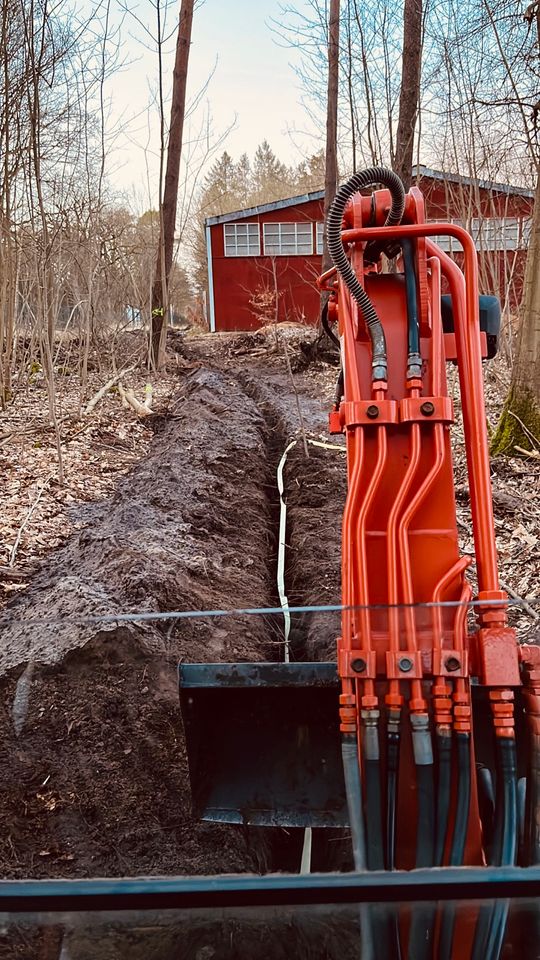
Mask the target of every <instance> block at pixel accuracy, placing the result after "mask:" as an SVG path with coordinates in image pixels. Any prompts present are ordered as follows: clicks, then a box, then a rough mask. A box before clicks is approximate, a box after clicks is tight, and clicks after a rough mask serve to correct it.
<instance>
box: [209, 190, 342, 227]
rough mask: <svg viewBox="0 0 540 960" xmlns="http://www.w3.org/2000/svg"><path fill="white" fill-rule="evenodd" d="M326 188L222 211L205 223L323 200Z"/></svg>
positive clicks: (226, 220)
mask: <svg viewBox="0 0 540 960" xmlns="http://www.w3.org/2000/svg"><path fill="white" fill-rule="evenodd" d="M323 199H324V190H315V192H314V193H304V194H302V195H301V196H299V197H287V199H286V200H274V201H273V202H272V203H261V205H260V206H258V207H248V208H247V210H235V211H233V212H232V213H222V214H220V215H219V216H218V217H207V218H206V220H205V221H204V222H205V225H206V226H207V227H212V226H213V225H214V224H215V223H228V222H229V221H230V220H245V219H247V217H256V216H258V215H259V214H261V213H271V211H272V210H283V209H284V208H285V207H296V206H297V205H298V204H300V203H309V201H310V200H323Z"/></svg>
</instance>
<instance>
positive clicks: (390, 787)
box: [386, 708, 401, 870]
mask: <svg viewBox="0 0 540 960" xmlns="http://www.w3.org/2000/svg"><path fill="white" fill-rule="evenodd" d="M400 715H401V710H399V709H395V708H394V709H390V710H389V712H388V725H387V730H386V773H387V796H386V860H387V868H388V870H395V868H396V811H397V785H398V770H399V746H400V729H399V728H400Z"/></svg>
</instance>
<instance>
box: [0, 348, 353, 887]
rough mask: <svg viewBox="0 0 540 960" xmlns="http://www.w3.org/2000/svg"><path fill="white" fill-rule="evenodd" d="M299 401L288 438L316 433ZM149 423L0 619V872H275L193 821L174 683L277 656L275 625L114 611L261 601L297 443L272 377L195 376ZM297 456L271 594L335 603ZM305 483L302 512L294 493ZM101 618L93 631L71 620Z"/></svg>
mask: <svg viewBox="0 0 540 960" xmlns="http://www.w3.org/2000/svg"><path fill="white" fill-rule="evenodd" d="M300 392H301V396H300V400H301V406H302V413H303V419H304V425H305V428H306V429H307V430H308V431H310V433H311V434H312V435H313V436H317V435H320V433H321V431H322V430H323V429H324V419H325V418H324V408H325V400H324V398H323V399H321V398H319V397H317V396H314V395H313V393H314V391H313V385H312V384H311V383H310V382H309V381H308V382H307V383H305V384H302V383H301V384H300ZM153 426H154V430H155V440H154V442H153V445H152V447H151V450H150V453H149V454H148V455H147V456H146V457H145V458H144V460H142V461H141V462H140V463H139V464H138V465H137V466H136V467H135V468H134V469H133V470H132V472H131V473H130V474H129V475H128V476H126V477H125V478H124V479H123V480H122V481H121V483H120V484H119V486H118V488H117V490H116V493H115V494H114V496H113V497H112V498H111V499H110V500H108V501H105V502H102V503H98V504H93V505H91V506H88V505H85V506H84V508H82V509H81V510H80V513H79V515H78V518H77V519H78V520H79V522H80V523H81V524H82V528H81V529H80V530H79V531H78V532H77V533H75V534H74V535H72V536H71V537H70V539H69V540H68V541H67V542H66V544H65V545H64V546H63V547H62V548H60V549H59V550H57V551H55V552H54V553H52V554H51V555H50V556H49V557H48V558H47V560H46V561H45V562H44V563H43V564H42V566H41V568H40V569H39V571H38V573H37V575H36V576H35V577H34V579H33V580H32V582H31V583H30V585H29V587H28V589H27V590H26V592H25V593H24V594H23V595H22V596H21V597H20V598H19V599H18V600H17V601H16V602H14V603H12V604H11V605H10V606H9V607H8V608H7V609H6V610H5V611H4V613H3V614H2V616H1V617H0V630H1V635H2V644H1V650H0V671H1V675H2V677H3V680H2V683H1V687H2V690H1V692H2V697H1V701H2V707H1V710H2V730H3V735H2V741H1V745H0V772H1V785H0V815H1V816H2V821H3V822H4V823H5V824H6V825H8V827H7V829H6V830H4V831H3V833H2V836H1V837H0V870H1V872H2V875H3V876H4V877H15V878H17V877H28V876H32V877H70V876H73V877H84V876H118V875H122V876H129V875H141V874H197V873H199V874H212V873H227V872H244V871H249V872H251V871H254V872H266V871H268V870H272V869H274V870H275V869H284V868H286V869H287V868H290V864H288V863H287V862H286V863H285V865H283V837H282V838H281V839H280V838H279V836H278V837H277V839H276V838H275V837H274V838H272V837H271V836H270V833H272V832H271V831H267V832H265V831H264V830H243V829H241V828H236V827H226V826H215V825H206V824H203V823H199V822H196V821H194V820H193V818H192V816H191V813H190V793H189V783H188V774H187V761H186V755H185V747H184V738H183V730H182V724H181V719H180V712H179V707H178V695H177V681H176V665H177V663H178V661H179V660H182V659H183V660H186V661H194V662H196V661H201V660H203V661H235V660H265V659H268V660H276V659H281V658H282V656H283V640H282V637H283V634H282V622H281V617H257V618H255V617H233V618H224V619H219V620H209V619H198V620H189V621H181V622H176V623H175V622H172V623H171V622H164V623H157V624H156V623H153V622H152V623H144V624H136V625H134V624H129V623H123V624H122V623H118V622H117V621H115V620H114V617H115V616H116V615H118V614H120V613H122V612H125V611H134V610H136V611H146V612H148V613H152V612H158V611H165V610H171V609H196V610H205V609H222V608H231V607H243V606H250V607H253V606H261V607H266V606H275V605H276V603H277V589H276V579H275V578H276V561H275V552H276V535H277V526H276V519H277V510H278V496H277V489H276V483H275V471H276V466H277V462H278V460H279V457H280V456H281V453H282V451H283V448H284V446H285V444H286V442H287V441H288V440H289V439H290V437H291V436H294V435H295V434H297V433H298V416H297V412H296V405H295V400H294V397H293V392H292V390H291V387H290V383H289V381H288V380H287V377H286V376H285V375H284V374H283V373H281V372H279V371H278V372H276V371H274V372H268V371H265V375H264V376H263V370H262V368H261V367H258V368H252V367H251V368H250V366H249V364H248V365H246V366H245V367H244V369H243V371H242V372H241V373H240V372H238V371H237V370H231V369H230V368H228V367H227V365H226V364H225V365H222V367H221V368H218V367H217V366H213V367H209V366H201V367H200V368H199V369H198V370H196V371H194V373H192V374H191V376H189V377H188V378H187V379H186V380H185V381H184V382H183V383H182V384H181V386H180V390H179V395H178V397H177V399H176V401H175V403H174V405H173V407H172V408H171V410H170V411H169V415H168V416H167V417H166V418H159V417H158V418H156V419H155V421H154V424H153ZM300 450H301V445H300V444H298V445H297V448H296V449H295V451H294V452H293V454H292V456H291V457H290V462H289V464H288V467H287V475H286V482H287V487H288V488H289V487H290V489H291V490H292V491H293V494H294V495H293V494H291V495H290V496H291V504H290V511H289V526H288V531H289V532H290V546H291V550H290V556H289V559H288V566H287V572H286V576H287V578H289V577H291V578H292V579H291V584H290V587H289V588H288V589H289V594H290V595H289V600H290V602H293V599H294V602H298V603H302V602H303V603H306V602H307V603H311V602H314V601H315V599H316V598H317V602H318V601H320V600H322V602H329V601H334V602H336V601H337V598H338V596H339V578H338V569H336V562H335V561H336V554H335V550H334V551H333V553H332V557H331V560H330V565H331V567H332V570H331V571H328V572H327V571H326V569H325V568H324V569H323V565H322V564H321V559H322V560H323V561H324V553H325V552H326V551H327V550H328V549H329V540H330V539H331V537H330V532H329V531H330V530H333V531H334V536H335V537H336V539H339V529H338V522H339V520H338V518H339V514H340V510H341V506H342V505H341V504H340V503H339V497H336V499H335V501H333V507H332V509H333V510H334V514H333V516H334V520H333V524H332V522H331V519H330V516H329V515H328V516H327V515H326V514H325V515H324V517H323V518H322V519H321V517H319V506H320V503H319V493H320V488H321V482H320V463H322V462H323V461H324V457H325V455H326V452H323V451H317V452H314V453H312V455H311V456H310V459H309V461H307V460H306V461H305V463H304V462H302V455H301V453H300ZM310 453H311V450H310ZM339 456H340V455H339V454H338V457H339ZM328 457H330V454H328ZM327 459H328V458H327ZM332 469H333V468H332ZM310 478H311V480H314V485H313V486H312V489H311V492H309V490H308V491H307V492H308V497H309V496H314V506H313V509H312V508H311V507H310V506H309V503H307V501H306V502H305V501H303V500H302V490H304V492H306V490H307V487H309V483H310ZM324 483H326V480H325V481H324V482H323V483H322V486H323V487H324ZM332 483H333V481H332V482H331V484H330V485H332ZM314 491H315V492H316V496H315V495H314ZM287 492H288V491H287ZM300 501H302V503H301V502H300ZM326 509H327V510H328V509H330V508H329V507H328V506H327V507H326ZM329 523H330V526H328V524H329ZM311 527H313V529H314V533H313V534H309V533H308V528H311ZM323 529H324V530H328V535H327V536H328V539H325V538H323V539H321V538H320V531H321V530H323ZM317 530H319V534H317ZM309 536H313V537H314V538H315V539H314V540H313V541H312V544H311V546H310V547H309V551H310V554H309V556H308V557H306V559H305V561H302V560H301V553H302V550H303V544H306V546H307V541H306V537H307V538H308V539H309ZM317 538H318V545H317V549H315V540H316V539H317ZM293 555H294V561H292V560H291V559H290V557H292V556H293ZM321 591H322V592H321ZM100 615H107V616H110V617H111V618H112V619H111V622H110V623H107V624H101V625H99V626H97V625H95V624H92V623H88V622H84V621H85V620H87V618H88V617H95V616H100ZM302 630H303V632H304V634H305V636H306V643H305V644H304V646H303V650H305V655H306V656H308V654H309V658H311V657H312V656H313V657H316V656H318V653H317V639H316V633H317V630H316V629H315V627H314V626H313V624H312V625H311V626H309V625H308V626H307V627H306V625H305V624H304V625H303V626H302ZM297 632H298V631H297ZM335 635H336V634H335V628H334V627H332V628H331V630H330V632H329V633H327V635H325V639H324V643H323V645H322V646H324V656H326V655H328V654H329V653H330V636H332V637H333V638H334V639H335ZM321 651H322V647H321ZM321 651H319V653H321ZM298 652H300V650H299V651H298ZM303 655H304V653H303ZM277 833H278V834H279V831H277ZM286 845H287V844H285V846H286ZM287 855H288V854H287ZM280 858H281V862H280Z"/></svg>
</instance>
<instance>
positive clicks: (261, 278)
mask: <svg viewBox="0 0 540 960" xmlns="http://www.w3.org/2000/svg"><path fill="white" fill-rule="evenodd" d="M322 219H323V203H322V201H319V200H312V201H309V202H306V203H302V204H298V206H295V207H285V208H282V209H278V210H272V211H271V212H270V213H264V214H258V216H255V217H249V218H248V219H247V220H243V221H238V222H243V223H255V222H258V223H259V224H263V223H300V222H301V221H304V220H308V221H311V222H313V223H317V222H319V223H320V222H322ZM223 226H224V225H223V224H222V223H216V224H214V225H213V226H212V227H210V231H211V242H212V273H213V281H214V310H215V324H216V330H256V329H257V327H260V325H261V323H260V320H259V319H258V318H257V311H256V308H255V306H254V305H253V304H251V303H250V300H252V299H253V298H254V296H256V295H257V292H262V291H263V290H265V289H266V290H268V291H273V290H274V283H275V281H274V272H273V264H275V270H276V281H277V287H278V292H279V296H278V319H279V320H280V321H282V320H290V321H295V322H298V321H300V322H305V323H309V324H313V323H317V320H318V315H319V294H318V292H317V289H316V287H315V280H316V278H317V276H318V275H319V273H320V269H321V257H320V256H317V255H316V254H314V255H313V256H311V257H306V256H293V257H283V256H277V257H274V258H271V257H265V256H260V257H226V256H225V250H224V239H223V236H224V234H223ZM260 233H261V254H262V253H263V236H262V233H263V231H262V226H261V228H260ZM313 249H314V250H315V249H316V237H315V228H314V229H313Z"/></svg>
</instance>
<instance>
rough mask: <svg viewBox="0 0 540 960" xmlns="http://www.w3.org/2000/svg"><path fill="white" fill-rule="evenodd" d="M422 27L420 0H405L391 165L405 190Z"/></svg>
mask: <svg viewBox="0 0 540 960" xmlns="http://www.w3.org/2000/svg"><path fill="white" fill-rule="evenodd" d="M422 28H423V11H422V0H405V2H404V6H403V61H402V68H401V89H400V94H399V117H398V126H397V133H396V150H395V155H394V162H393V168H394V172H395V173H397V175H398V177H400V179H401V180H402V181H403V183H404V185H405V189H406V190H408V188H409V187H410V185H411V181H412V166H413V154H414V133H415V129H416V121H417V118H418V109H419V106H420V78H421V73H422Z"/></svg>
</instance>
